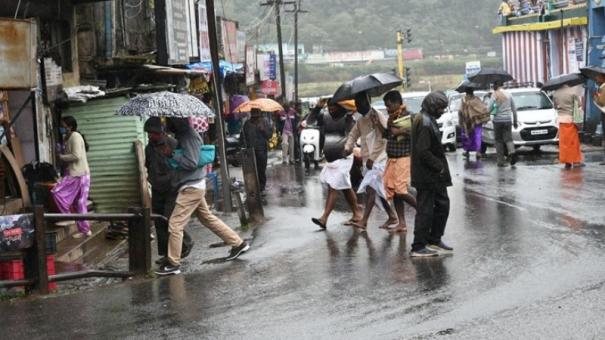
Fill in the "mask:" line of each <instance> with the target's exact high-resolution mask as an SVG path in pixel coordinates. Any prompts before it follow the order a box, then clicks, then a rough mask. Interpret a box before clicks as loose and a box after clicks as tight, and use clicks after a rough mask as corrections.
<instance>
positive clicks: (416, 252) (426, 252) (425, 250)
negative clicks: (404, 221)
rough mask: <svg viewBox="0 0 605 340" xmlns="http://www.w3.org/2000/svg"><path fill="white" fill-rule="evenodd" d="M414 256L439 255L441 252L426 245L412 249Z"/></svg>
mask: <svg viewBox="0 0 605 340" xmlns="http://www.w3.org/2000/svg"><path fill="white" fill-rule="evenodd" d="M411 256H412V257H434V256H439V253H438V252H436V251H434V250H431V249H429V248H428V247H424V248H422V249H418V250H412V253H411Z"/></svg>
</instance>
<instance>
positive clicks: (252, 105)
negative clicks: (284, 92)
mask: <svg viewBox="0 0 605 340" xmlns="http://www.w3.org/2000/svg"><path fill="white" fill-rule="evenodd" d="M252 109H259V110H261V111H263V112H275V111H283V110H284V108H283V106H281V105H280V104H279V103H278V102H276V101H275V100H273V99H269V98H259V99H254V100H251V101H249V102H245V103H242V104H241V105H240V106H238V107H237V108H235V110H233V112H250V111H252Z"/></svg>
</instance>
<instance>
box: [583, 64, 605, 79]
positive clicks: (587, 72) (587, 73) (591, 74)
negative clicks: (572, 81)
mask: <svg viewBox="0 0 605 340" xmlns="http://www.w3.org/2000/svg"><path fill="white" fill-rule="evenodd" d="M580 72H582V75H583V76H584V77H586V78H589V79H592V80H595V79H596V78H597V76H599V75H601V76H604V75H605V68H602V67H599V66H590V67H584V68H581V69H580Z"/></svg>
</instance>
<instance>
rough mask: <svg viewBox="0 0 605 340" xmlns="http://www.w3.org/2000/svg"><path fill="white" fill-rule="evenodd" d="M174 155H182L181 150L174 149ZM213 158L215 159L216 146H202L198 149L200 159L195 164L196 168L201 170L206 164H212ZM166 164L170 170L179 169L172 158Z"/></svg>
mask: <svg viewBox="0 0 605 340" xmlns="http://www.w3.org/2000/svg"><path fill="white" fill-rule="evenodd" d="M174 154H175V155H182V154H183V150H182V149H176V150H174ZM215 158H216V146H214V145H212V144H204V145H202V146H201V147H200V158H199V160H198V162H197V167H198V168H203V167H205V166H206V165H208V164H211V163H214V159H215ZM168 163H169V164H170V167H171V168H173V169H175V170H178V169H180V167H179V164H178V163H177V162H176V161H175V160H174V159H172V158H171V159H169V160H168Z"/></svg>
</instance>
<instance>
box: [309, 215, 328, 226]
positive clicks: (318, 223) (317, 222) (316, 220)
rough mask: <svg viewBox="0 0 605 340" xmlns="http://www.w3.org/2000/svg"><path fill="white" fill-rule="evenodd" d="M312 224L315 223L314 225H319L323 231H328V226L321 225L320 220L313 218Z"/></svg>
mask: <svg viewBox="0 0 605 340" xmlns="http://www.w3.org/2000/svg"><path fill="white" fill-rule="evenodd" d="M311 222H313V223H315V224H317V225H318V226H319V227H320V228H321V229H326V225H325V224H323V223H321V221H320V220H319V218H315V217H313V218H312V219H311Z"/></svg>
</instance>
